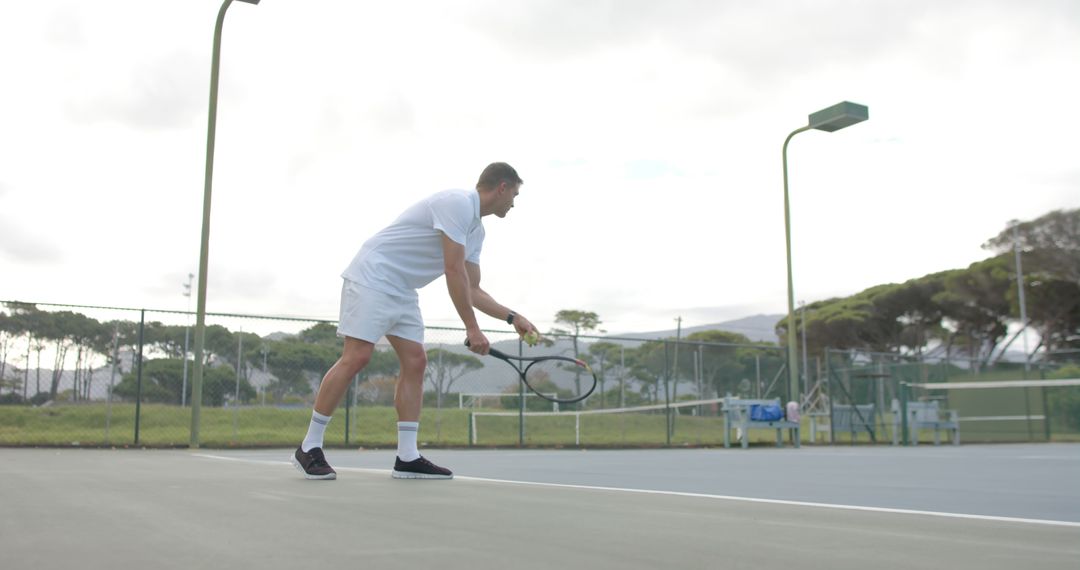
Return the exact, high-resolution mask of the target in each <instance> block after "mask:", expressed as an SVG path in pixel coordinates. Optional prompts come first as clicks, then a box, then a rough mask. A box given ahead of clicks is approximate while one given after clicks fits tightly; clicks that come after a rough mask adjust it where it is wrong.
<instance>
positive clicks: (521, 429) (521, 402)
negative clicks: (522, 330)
mask: <svg viewBox="0 0 1080 570" xmlns="http://www.w3.org/2000/svg"><path fill="white" fill-rule="evenodd" d="M524 355H525V346H524V344H523V341H522V337H518V356H524ZM518 447H525V383H524V382H518Z"/></svg>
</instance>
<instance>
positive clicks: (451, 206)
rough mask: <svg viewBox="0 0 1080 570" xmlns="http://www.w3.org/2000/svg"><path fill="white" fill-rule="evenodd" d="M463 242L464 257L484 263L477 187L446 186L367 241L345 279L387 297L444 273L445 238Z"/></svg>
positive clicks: (410, 290) (410, 294)
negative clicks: (454, 188)
mask: <svg viewBox="0 0 1080 570" xmlns="http://www.w3.org/2000/svg"><path fill="white" fill-rule="evenodd" d="M443 234H446V236H447V237H448V238H450V239H451V240H453V241H454V242H456V243H459V244H461V245H463V246H465V260H466V261H468V262H470V263H476V264H479V263H480V249H481V247H482V246H483V244H484V225H483V224H482V223H481V222H480V195H479V194H478V193H477V191H476V190H444V191H442V192H438V193H436V194H434V195H432V196H430V197H428V198H426V199H424V200H421V201H420V202H418V203H416V204H414V205H413V206H412V207H410V208H409V209H407V210H405V212H404V213H403V214H401V215H400V216H398V219H396V220H394V222H393V223H392V224H390V225H389V226H387V227H386V228H384V229H383V230H382V231H380V232H379V233H377V234H375V235H374V236H372V237H371V239H369V240H367V241H366V242H364V245H363V247H361V248H360V251H359V252H358V253H357V254H356V256H355V257H354V258H353V260H352V263H350V264H349V266H348V267H347V268H345V271H344V272H343V273H342V274H341V276H342V277H344V278H345V279H348V280H349V281H353V282H355V283H358V284H360V285H363V286H364V287H368V288H371V289H375V290H376V291H381V292H383V293H387V294H389V295H399V296H406V297H416V296H417V294H416V290H417V289H420V288H421V287H423V286H425V285H427V284H428V283H431V282H432V281H434V280H435V279H438V278H439V276H441V275H442V274H443V273H444V271H445V265H444V263H443V243H442V236H443Z"/></svg>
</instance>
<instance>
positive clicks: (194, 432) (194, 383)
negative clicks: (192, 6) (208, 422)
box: [190, 0, 259, 448]
mask: <svg viewBox="0 0 1080 570" xmlns="http://www.w3.org/2000/svg"><path fill="white" fill-rule="evenodd" d="M240 1H241V2H247V3H248V4H258V3H259V0H240ZM232 3H233V0H224V2H222V3H221V10H219V11H218V16H217V25H216V26H215V27H214V54H213V59H212V62H211V64H210V113H209V118H208V123H207V128H206V178H205V182H204V186H203V215H202V242H201V247H200V249H199V293H198V302H197V305H196V309H195V312H196V317H195V350H194V352H195V354H194V359H195V365H194V369H193V371H192V374H191V441H190V445H191V447H193V448H197V447H199V419H200V414H201V411H202V384H203V349H204V348H205V345H206V268H207V265H208V262H209V256H210V190H211V188H212V187H213V180H214V132H215V130H216V127H217V96H218V70H219V68H220V64H221V27H222V25H223V24H224V23H225V12H226V11H228V9H229V6H230V5H231V4H232Z"/></svg>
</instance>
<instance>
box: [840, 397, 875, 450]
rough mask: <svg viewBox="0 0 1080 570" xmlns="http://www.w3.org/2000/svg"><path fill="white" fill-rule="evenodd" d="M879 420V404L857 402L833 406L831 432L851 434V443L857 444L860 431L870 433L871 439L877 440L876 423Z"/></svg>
mask: <svg viewBox="0 0 1080 570" xmlns="http://www.w3.org/2000/svg"><path fill="white" fill-rule="evenodd" d="M876 420H877V406H875V405H874V404H855V405H843V406H835V405H834V406H833V408H832V426H831V433H834V434H835V433H848V434H851V443H852V445H854V444H855V440H856V439H858V437H859V434H860V433H867V434H870V441H877V438H876V437H875V436H874V424H875V423H876Z"/></svg>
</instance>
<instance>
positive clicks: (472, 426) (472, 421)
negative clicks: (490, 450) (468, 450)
mask: <svg viewBox="0 0 1080 570" xmlns="http://www.w3.org/2000/svg"><path fill="white" fill-rule="evenodd" d="M475 442H476V412H469V447H472V446H473V444H474V443H475Z"/></svg>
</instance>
